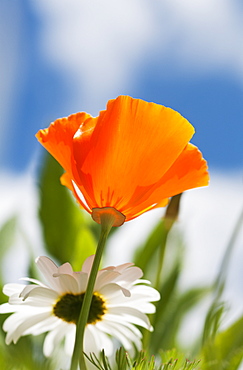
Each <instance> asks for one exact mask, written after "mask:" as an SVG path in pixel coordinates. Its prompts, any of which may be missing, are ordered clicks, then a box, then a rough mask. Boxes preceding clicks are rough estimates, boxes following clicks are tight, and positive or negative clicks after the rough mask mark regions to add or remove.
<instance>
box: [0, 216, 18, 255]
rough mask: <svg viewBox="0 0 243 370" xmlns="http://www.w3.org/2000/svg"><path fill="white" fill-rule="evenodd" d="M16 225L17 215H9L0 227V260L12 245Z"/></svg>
mask: <svg viewBox="0 0 243 370" xmlns="http://www.w3.org/2000/svg"><path fill="white" fill-rule="evenodd" d="M16 226H17V217H16V216H14V217H11V218H10V219H9V220H7V221H6V222H5V223H4V224H3V226H2V227H1V229H0V260H1V261H2V259H3V257H4V254H5V253H6V252H7V251H8V250H9V248H10V247H11V246H12V245H13V242H14V238H15V232H16Z"/></svg>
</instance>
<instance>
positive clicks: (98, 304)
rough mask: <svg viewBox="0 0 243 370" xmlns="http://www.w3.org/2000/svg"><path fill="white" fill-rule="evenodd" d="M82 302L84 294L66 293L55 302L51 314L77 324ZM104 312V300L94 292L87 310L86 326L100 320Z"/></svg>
mask: <svg viewBox="0 0 243 370" xmlns="http://www.w3.org/2000/svg"><path fill="white" fill-rule="evenodd" d="M83 300H84V293H81V294H72V293H67V294H65V295H63V296H62V297H60V298H59V300H58V301H57V302H56V304H55V305H54V307H53V314H54V315H55V316H57V317H59V318H60V319H62V320H64V321H66V322H68V323H73V324H77V322H78V318H79V314H80V311H81V308H82V304H83ZM106 311H107V310H106V305H105V300H104V298H103V297H102V296H101V295H100V294H98V293H96V292H95V293H94V294H93V297H92V302H91V306H90V310H89V317H88V324H95V323H96V322H97V321H100V320H102V316H103V315H104V314H105V313H106Z"/></svg>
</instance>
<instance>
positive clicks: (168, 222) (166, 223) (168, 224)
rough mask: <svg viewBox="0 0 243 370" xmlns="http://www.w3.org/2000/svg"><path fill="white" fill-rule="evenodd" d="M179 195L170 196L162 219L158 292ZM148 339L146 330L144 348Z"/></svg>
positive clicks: (178, 204)
mask: <svg viewBox="0 0 243 370" xmlns="http://www.w3.org/2000/svg"><path fill="white" fill-rule="evenodd" d="M181 196H182V194H178V195H175V196H174V197H172V198H171V200H170V203H169V205H168V207H167V210H166V213H165V216H164V218H163V220H162V223H163V229H162V230H163V232H162V233H161V244H160V251H159V252H160V253H159V261H158V265H157V267H156V268H157V271H156V276H155V283H154V288H155V289H156V290H158V291H159V292H160V290H161V273H162V269H163V264H164V256H165V250H166V244H167V238H168V234H169V232H170V230H171V228H172V226H173V224H174V223H175V221H176V220H177V217H178V213H179V206H180V200H181ZM155 318H156V316H155V314H154V315H151V316H150V323H151V325H152V326H154V325H153V324H154V321H155ZM150 340H151V332H150V331H146V332H145V334H144V337H143V346H144V348H145V349H146V350H147V349H148V348H149V344H150Z"/></svg>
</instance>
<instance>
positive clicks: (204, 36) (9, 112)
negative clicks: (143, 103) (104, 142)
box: [0, 0, 243, 172]
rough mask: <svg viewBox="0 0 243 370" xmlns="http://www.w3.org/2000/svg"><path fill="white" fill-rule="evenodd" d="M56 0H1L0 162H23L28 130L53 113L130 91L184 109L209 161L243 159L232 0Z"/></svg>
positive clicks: (241, 32) (240, 31)
mask: <svg viewBox="0 0 243 370" xmlns="http://www.w3.org/2000/svg"><path fill="white" fill-rule="evenodd" d="M58 4H59V3H58V2H57V1H55V0H50V1H45V0H44V1H42V2H40V1H36V2H32V1H28V0H26V1H20V2H18V3H16V2H10V1H8V0H3V1H2V2H1V4H0V10H1V12H0V13H1V16H0V17H1V18H2V20H1V21H3V22H2V26H1V30H2V36H1V41H2V43H3V50H4V53H3V54H2V57H0V63H1V64H0V65H1V66H2V68H1V71H2V78H3V79H4V83H3V85H2V91H1V96H3V100H2V104H1V105H4V107H3V109H2V110H1V111H2V114H1V116H2V117H1V128H0V134H1V138H2V139H1V138H0V144H1V150H0V155H1V157H0V168H2V169H5V170H6V169H7V170H12V171H16V172H21V171H24V170H25V169H26V168H27V167H28V165H29V163H30V161H31V159H32V158H33V156H34V155H35V153H36V151H38V150H40V149H38V148H39V144H38V143H37V142H36V139H35V137H34V134H35V133H36V131H38V129H40V128H43V127H47V126H48V125H49V123H50V122H51V121H53V120H55V119H56V118H58V117H61V116H65V115H69V114H71V113H73V112H76V111H82V110H83V111H88V112H89V113H91V114H93V115H96V114H97V113H98V111H99V110H102V109H104V108H105V105H106V101H107V100H108V99H110V98H114V97H116V96H117V95H119V94H128V95H131V96H133V97H138V98H142V99H145V100H148V101H154V102H157V103H159V104H163V105H166V106H170V107H172V108H173V109H175V110H178V111H179V112H180V113H181V114H182V115H184V116H185V117H186V118H187V119H188V120H189V121H190V122H191V123H192V124H193V125H194V127H195V128H196V135H195V136H194V138H193V140H192V142H193V143H194V144H196V145H197V146H199V148H200V149H201V150H202V151H203V154H204V156H205V158H206V159H207V160H208V163H209V166H210V167H212V168H216V169H218V170H221V171H224V170H238V169H242V167H243V149H242V139H243V104H242V102H243V51H242V46H241V45H243V27H242V22H241V23H240V20H242V17H243V10H242V7H240V1H237V0H233V1H232V0H224V1H223V2H221V3H220V2H219V1H217V0H212V1H211V2H209V1H202V0H198V1H196V2H193V1H189V0H187V1H185V2H184V5H181V4H179V3H178V1H176V0H172V1H171V2H169V1H161V2H158V1H154V2H148V1H140V2H138V1H134V3H133V5H132V6H131V3H129V1H123V2H121V1H117V2H116V6H117V7H116V6H114V4H113V5H112V3H111V1H110V0H106V1H104V3H103V7H100V6H99V3H98V2H97V1H92V2H91V3H90V5H89V6H87V4H85V2H82V1H80V2H78V1H75V0H71V1H70V2H67V1H66V0H65V1H63V2H62V6H59V5H58ZM219 9H220V10H221V13H219V14H217V12H218V10H219ZM189 10H190V11H191V15H190V14H188V11H189ZM203 19H204V20H203ZM10 20H11V22H10ZM232 24H233V25H234V29H233V30H232ZM240 46H241V47H240ZM0 89H1V88H0ZM6 91H7V93H8V94H6ZM6 95H7V96H6Z"/></svg>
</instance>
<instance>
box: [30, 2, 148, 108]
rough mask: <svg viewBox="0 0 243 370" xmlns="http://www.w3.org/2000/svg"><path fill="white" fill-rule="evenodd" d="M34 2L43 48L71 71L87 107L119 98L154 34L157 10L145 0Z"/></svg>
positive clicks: (83, 102)
mask: <svg viewBox="0 0 243 370" xmlns="http://www.w3.org/2000/svg"><path fill="white" fill-rule="evenodd" d="M35 5H36V7H37V8H36V9H37V11H38V12H39V14H40V15H41V16H42V17H43V18H42V19H43V34H42V40H41V42H42V46H43V51H44V53H45V54H46V57H47V58H48V59H49V60H50V61H51V62H52V63H54V64H56V65H57V66H58V67H59V68H63V70H65V71H66V72H68V73H69V74H72V77H73V81H72V82H73V84H74V85H76V87H77V86H79V92H80V93H81V92H82V106H85V107H86V109H88V108H90V109H93V107H94V106H96V107H97V106H99V108H100V105H99V102H100V99H104V97H106V100H108V98H111V97H115V96H114V95H115V94H116V92H117V94H118V92H119V91H120V90H121V89H122V88H124V87H125V86H126V85H127V84H128V83H129V81H130V80H131V78H132V73H133V72H134V68H136V63H137V62H138V61H139V58H142V57H143V56H144V55H143V53H144V45H148V44H149V42H150V40H151V39H152V37H153V27H152V28H151V24H152V23H153V16H152V12H151V9H150V6H149V3H147V2H146V1H143V0H133V1H130V0H123V1H111V0H104V1H102V2H101V1H99V0H92V1H88V2H87V1H80V0H68V1H67V0H65V1H62V3H61V5H60V1H57V0H51V1H49V0H48V1H39V2H36V3H35ZM112 94H114V95H113V96H111V95H112ZM78 98H79V99H80V96H79V97H78ZM91 101H92V104H91Z"/></svg>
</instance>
